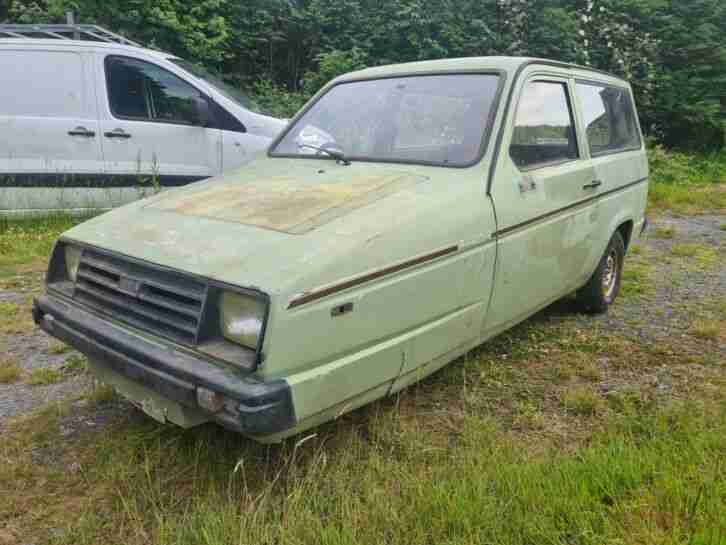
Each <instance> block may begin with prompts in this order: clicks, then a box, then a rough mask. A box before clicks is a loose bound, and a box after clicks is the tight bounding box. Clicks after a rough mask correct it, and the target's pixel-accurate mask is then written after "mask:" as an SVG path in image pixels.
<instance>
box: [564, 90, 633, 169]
mask: <svg viewBox="0 0 726 545" xmlns="http://www.w3.org/2000/svg"><path fill="white" fill-rule="evenodd" d="M576 89H577V98H578V100H579V101H580V106H581V109H582V115H583V118H584V124H585V129H586V133H587V141H588V144H589V146H590V154H591V155H593V156H597V155H600V154H605V153H613V152H617V151H625V150H631V149H638V148H640V134H639V132H638V124H637V122H636V119H635V108H634V107H633V99H632V97H631V96H630V92H629V91H628V90H627V89H623V88H620V87H615V86H610V85H600V84H596V83H586V82H578V83H577V86H576Z"/></svg>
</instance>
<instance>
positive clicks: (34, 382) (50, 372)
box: [28, 367, 63, 386]
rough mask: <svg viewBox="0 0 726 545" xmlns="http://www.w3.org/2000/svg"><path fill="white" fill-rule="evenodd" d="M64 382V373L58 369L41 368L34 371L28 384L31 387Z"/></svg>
mask: <svg viewBox="0 0 726 545" xmlns="http://www.w3.org/2000/svg"><path fill="white" fill-rule="evenodd" d="M61 380H63V373H62V372H61V371H59V370H58V369H51V368H49V367H40V368H38V369H33V370H32V371H31V372H30V377H28V384H30V385H31V386H47V385H48V384H55V383H56V382H60V381H61Z"/></svg>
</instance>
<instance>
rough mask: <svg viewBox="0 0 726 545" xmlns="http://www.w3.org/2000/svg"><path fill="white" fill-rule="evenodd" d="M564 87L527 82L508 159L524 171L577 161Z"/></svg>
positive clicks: (565, 87)
mask: <svg viewBox="0 0 726 545" xmlns="http://www.w3.org/2000/svg"><path fill="white" fill-rule="evenodd" d="M574 127H575V123H574V121H573V118H572V109H571V108H570V100H569V96H568V93H567V86H566V85H565V84H564V83H558V82H553V81H531V82H528V83H527V84H526V86H525V88H524V91H523V92H522V98H521V99H520V101H519V106H518V107H517V118H516V122H515V125H514V134H513V135H512V144H511V146H510V148H509V155H510V156H511V158H512V160H513V161H514V163H515V164H516V165H517V166H518V167H520V168H523V169H531V168H536V167H539V166H545V165H548V164H553V163H561V162H564V161H570V160H573V159H577V158H578V157H579V153H578V150H577V138H576V137H575V129H574Z"/></svg>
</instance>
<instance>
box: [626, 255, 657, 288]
mask: <svg viewBox="0 0 726 545" xmlns="http://www.w3.org/2000/svg"><path fill="white" fill-rule="evenodd" d="M633 257H634V259H629V260H628V261H627V262H626V263H625V265H624V266H623V276H622V284H621V286H620V295H621V296H622V297H624V298H632V297H643V296H646V295H649V294H650V293H652V291H653V282H652V278H651V274H652V272H653V265H652V264H651V263H649V262H647V261H645V260H644V259H641V258H640V256H633Z"/></svg>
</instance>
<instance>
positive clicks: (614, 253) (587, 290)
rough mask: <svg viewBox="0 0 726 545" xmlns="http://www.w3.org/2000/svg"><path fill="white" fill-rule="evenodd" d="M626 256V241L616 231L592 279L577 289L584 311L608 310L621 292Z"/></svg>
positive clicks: (580, 304)
mask: <svg viewBox="0 0 726 545" xmlns="http://www.w3.org/2000/svg"><path fill="white" fill-rule="evenodd" d="M624 258H625V242H623V237H622V236H621V235H620V233H619V232H617V231H616V232H615V234H614V235H613V237H612V238H611V239H610V242H609V243H608V247H607V249H606V250H605V253H604V254H603V256H602V258H601V259H600V263H598V265H597V269H595V272H594V273H592V276H591V277H590V280H588V282H587V284H585V285H584V286H583V287H582V288H580V289H579V290H577V302H578V304H579V306H580V308H581V309H582V310H583V311H584V312H587V313H590V314H598V313H601V312H606V311H607V309H608V307H609V306H610V305H612V304H613V301H615V298H616V297H617V296H618V293H619V292H620V281H621V279H622V276H623V260H624Z"/></svg>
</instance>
